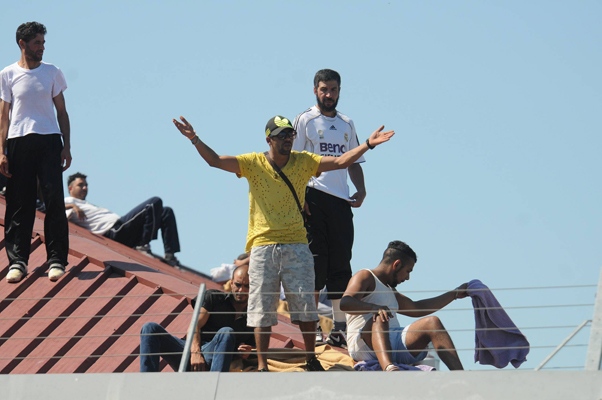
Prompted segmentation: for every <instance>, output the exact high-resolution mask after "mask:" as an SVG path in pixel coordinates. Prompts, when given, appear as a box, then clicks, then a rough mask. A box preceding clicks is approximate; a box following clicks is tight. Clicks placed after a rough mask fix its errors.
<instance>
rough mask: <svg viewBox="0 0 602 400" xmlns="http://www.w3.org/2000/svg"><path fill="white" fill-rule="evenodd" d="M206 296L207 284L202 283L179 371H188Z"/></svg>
mask: <svg viewBox="0 0 602 400" xmlns="http://www.w3.org/2000/svg"><path fill="white" fill-rule="evenodd" d="M204 297H205V284H204V283H201V287H199V294H198V295H197V297H196V302H195V304H194V312H193V313H192V319H191V320H190V326H189V327H188V334H187V335H186V344H185V345H184V351H183V353H182V359H181V360H180V368H178V372H186V366H187V365H188V360H190V347H191V346H192V338H193V336H194V331H195V330H196V323H197V321H198V320H199V314H200V313H201V307H202V306H203V298H204Z"/></svg>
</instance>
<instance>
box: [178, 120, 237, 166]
mask: <svg viewBox="0 0 602 400" xmlns="http://www.w3.org/2000/svg"><path fill="white" fill-rule="evenodd" d="M180 120H181V121H182V122H180V121H178V120H176V119H175V118H174V119H173V123H174V125H175V126H176V128H178V130H179V131H180V133H181V134H182V135H184V136H185V137H186V138H187V139H190V141H191V142H192V144H193V145H194V147H195V148H196V150H197V151H198V152H199V154H200V155H201V157H203V160H205V161H206V162H207V164H209V166H211V167H215V168H219V169H223V170H224V171H228V172H233V173H235V174H239V173H240V167H239V165H238V160H237V159H236V157H233V156H220V155H218V154H217V153H216V152H215V151H213V149H211V147H209V146H207V145H206V144H205V143H203V141H202V140H201V139H200V138H199V137H198V135H197V134H196V132H195V131H194V128H193V127H192V125H190V123H189V122H188V121H187V120H186V118H184V117H180Z"/></svg>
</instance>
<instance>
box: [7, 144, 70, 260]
mask: <svg viewBox="0 0 602 400" xmlns="http://www.w3.org/2000/svg"><path fill="white" fill-rule="evenodd" d="M62 150H63V141H62V139H61V135H60V134H52V135H38V134H29V135H26V136H24V137H20V138H14V139H9V140H7V157H8V168H9V171H10V173H11V174H12V177H11V178H10V179H8V182H7V184H6V214H5V215H4V237H5V240H6V253H7V255H8V261H9V263H10V264H14V263H15V262H19V263H22V264H25V265H27V263H28V262H29V253H30V251H31V234H32V231H33V223H34V220H35V213H36V199H37V187H38V181H39V184H40V189H41V193H42V197H43V200H44V203H45V204H46V216H45V218H44V236H45V241H46V255H47V260H48V263H49V264H50V263H53V262H59V263H61V264H63V265H67V254H68V252H69V228H68V226H67V217H66V215H65V200H64V199H65V197H64V194H63V168H62V166H61V151H62Z"/></svg>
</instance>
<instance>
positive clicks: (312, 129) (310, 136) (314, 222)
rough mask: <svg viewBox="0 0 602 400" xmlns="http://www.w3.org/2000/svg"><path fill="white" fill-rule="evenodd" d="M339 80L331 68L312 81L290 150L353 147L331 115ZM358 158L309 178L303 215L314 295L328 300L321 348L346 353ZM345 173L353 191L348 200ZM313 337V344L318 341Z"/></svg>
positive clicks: (351, 133) (359, 189)
mask: <svg viewBox="0 0 602 400" xmlns="http://www.w3.org/2000/svg"><path fill="white" fill-rule="evenodd" d="M340 89H341V77H340V75H339V73H338V72H336V71H333V70H331V69H322V70H320V71H318V72H317V73H316V75H315V77H314V94H315V95H316V102H317V104H316V105H315V106H313V107H311V108H309V109H308V110H306V111H304V112H302V113H301V114H299V115H298V116H297V118H296V119H295V122H294V123H293V126H294V127H295V130H296V131H297V139H295V143H294V145H293V149H294V150H297V151H302V150H306V151H309V152H311V153H316V154H319V155H321V156H334V157H340V156H341V155H343V154H344V153H345V152H347V151H349V150H351V149H354V148H355V147H357V146H359V141H358V138H357V134H356V132H355V126H354V125H353V121H352V120H351V118H349V117H347V116H346V115H344V114H342V113H340V112H339V111H337V109H336V107H337V104H338V101H339V93H340ZM363 162H364V157H360V158H359V159H358V160H357V161H356V162H355V163H353V164H351V165H350V166H349V167H348V168H346V169H341V170H336V171H329V172H325V173H323V174H321V175H320V176H319V177H313V178H311V179H310V180H309V183H308V185H307V193H306V198H305V213H306V218H307V230H308V234H309V237H310V240H311V241H310V244H309V247H310V250H311V252H312V254H313V255H314V269H315V273H316V285H315V290H316V293H318V292H319V291H320V290H322V289H323V288H324V286H326V291H327V293H328V298H329V299H330V300H331V301H332V311H333V319H334V327H333V329H332V332H331V333H330V335H329V337H328V340H327V343H329V344H330V345H332V346H337V347H343V348H346V346H347V343H346V341H345V334H344V332H345V330H346V322H345V313H344V312H342V311H341V308H340V304H341V296H342V295H343V292H344V291H345V288H346V287H347V283H348V282H349V279H350V278H351V248H352V247H353V235H354V231H353V212H352V210H351V208H352V207H359V206H361V205H362V203H363V202H364V198H365V197H366V188H365V186H364V173H363V171H362V167H361V165H360V163H363ZM347 172H349V177H350V178H351V182H352V183H353V185H354V186H355V189H356V192H355V193H354V194H353V195H352V196H350V195H349V186H348V184H347ZM321 336H322V335H321V333H320V332H319V333H318V336H317V340H321Z"/></svg>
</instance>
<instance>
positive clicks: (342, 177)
mask: <svg viewBox="0 0 602 400" xmlns="http://www.w3.org/2000/svg"><path fill="white" fill-rule="evenodd" d="M293 126H294V127H295V130H296V131H297V138H296V139H295V142H294V143H293V150H297V151H303V150H306V151H309V152H311V153H315V154H319V155H321V156H333V157H340V156H342V155H343V154H344V153H345V152H347V151H349V150H351V149H354V148H356V147H357V146H359V142H358V140H357V134H356V132H355V126H354V125H353V121H352V120H351V119H350V118H349V117H347V116H346V115H343V114H341V113H340V112H338V111H337V115H336V116H335V117H327V116H325V115H322V113H320V109H319V108H318V107H317V106H313V107H311V108H309V109H308V110H306V111H304V112H302V113H301V114H299V115H297V117H296V118H295V122H294V123H293ZM364 161H365V160H364V156H361V157H360V158H359V159H358V160H357V161H356V163H362V162H364ZM307 186H309V187H312V188H314V189H318V190H321V191H323V192H325V193H328V194H330V195H332V196H336V197H340V198H341V199H344V200H349V185H348V184H347V169H346V168H345V169H338V170H334V171H327V172H322V174H320V176H319V177H317V178H316V177H312V178H311V179H310V180H309V182H308V184H307Z"/></svg>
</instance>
